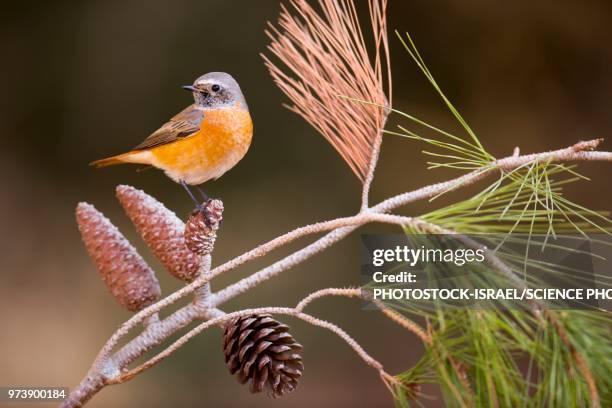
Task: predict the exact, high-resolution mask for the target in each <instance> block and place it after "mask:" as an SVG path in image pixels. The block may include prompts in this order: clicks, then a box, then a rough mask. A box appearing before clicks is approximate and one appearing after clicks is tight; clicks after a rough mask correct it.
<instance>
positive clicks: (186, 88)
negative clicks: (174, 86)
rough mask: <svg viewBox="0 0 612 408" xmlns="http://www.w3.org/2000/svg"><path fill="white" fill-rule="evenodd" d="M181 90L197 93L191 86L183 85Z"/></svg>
mask: <svg viewBox="0 0 612 408" xmlns="http://www.w3.org/2000/svg"><path fill="white" fill-rule="evenodd" d="M181 88H183V89H185V90H187V91H191V92H195V91H197V89H196V88H195V87H194V86H193V85H183V86H181Z"/></svg>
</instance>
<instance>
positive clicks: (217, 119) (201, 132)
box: [91, 72, 253, 203]
mask: <svg viewBox="0 0 612 408" xmlns="http://www.w3.org/2000/svg"><path fill="white" fill-rule="evenodd" d="M183 88H184V89H186V90H188V91H191V92H192V94H193V98H194V100H195V103H194V104H192V105H190V106H188V107H187V108H185V109H184V110H183V111H181V112H180V113H179V114H177V115H176V116H174V117H173V118H172V119H170V120H169V121H168V122H166V123H165V124H164V125H163V126H162V127H160V128H159V129H158V130H156V131H155V132H153V133H152V134H151V135H150V136H149V137H147V138H146V139H145V140H144V141H143V142H142V143H141V144H139V145H138V146H136V147H134V148H133V149H132V150H130V151H129V152H127V153H123V154H119V155H117V156H113V157H109V158H106V159H102V160H97V161H94V162H92V163H91V165H92V166H95V167H106V166H112V165H115V164H122V163H136V164H144V165H150V166H153V167H156V168H158V169H161V170H163V171H164V172H165V173H166V175H167V176H168V177H170V178H171V179H172V180H174V181H175V182H177V183H180V184H181V185H182V186H183V187H184V188H185V189H186V190H187V192H188V193H189V195H190V197H191V198H192V199H193V200H194V201H195V202H196V203H198V202H197V200H196V199H195V197H194V196H193V194H192V193H191V191H190V190H189V187H188V186H187V185H196V186H197V185H199V184H202V183H204V182H206V181H208V180H214V179H217V178H219V177H221V176H222V175H223V174H224V173H225V172H226V171H228V170H229V169H231V168H232V167H234V166H235V165H236V164H237V163H238V162H239V161H240V160H241V159H242V158H243V157H244V155H245V154H246V152H247V150H248V149H249V146H250V145H251V138H252V136H253V122H252V121H251V115H250V114H249V108H248V106H247V104H246V101H245V99H244V96H243V95H242V92H241V90H240V86H239V85H238V83H237V82H236V80H235V79H234V78H232V76H231V75H229V74H226V73H224V72H209V73H208V74H205V75H202V76H201V77H199V78H198V79H196V80H195V82H194V83H193V85H186V86H183ZM200 192H202V191H201V190H200ZM202 195H203V196H204V197H205V196H206V195H205V194H204V193H203V192H202Z"/></svg>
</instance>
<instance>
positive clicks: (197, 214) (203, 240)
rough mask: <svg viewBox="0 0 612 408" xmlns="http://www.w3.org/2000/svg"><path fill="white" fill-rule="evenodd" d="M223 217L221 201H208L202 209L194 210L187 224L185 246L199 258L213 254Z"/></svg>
mask: <svg viewBox="0 0 612 408" xmlns="http://www.w3.org/2000/svg"><path fill="white" fill-rule="evenodd" d="M222 215H223V202H222V201H221V200H208V201H207V202H205V203H204V204H203V205H202V208H197V209H195V210H193V212H192V213H191V215H190V216H189V219H188V220H187V223H186V224H185V244H186V245H187V248H189V250H190V251H191V252H193V253H194V254H196V255H199V256H203V255H208V254H210V253H211V252H212V250H213V247H214V245H215V240H216V239H217V230H218V229H219V224H220V222H221V220H222V219H223V216H222Z"/></svg>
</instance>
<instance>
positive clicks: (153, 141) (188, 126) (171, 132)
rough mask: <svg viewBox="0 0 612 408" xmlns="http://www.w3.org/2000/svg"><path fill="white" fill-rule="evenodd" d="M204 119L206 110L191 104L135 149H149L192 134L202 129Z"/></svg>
mask: <svg viewBox="0 0 612 408" xmlns="http://www.w3.org/2000/svg"><path fill="white" fill-rule="evenodd" d="M203 119H204V112H203V111H202V110H200V109H197V108H196V107H195V106H194V105H190V106H188V107H187V108H185V109H183V110H182V111H181V112H180V113H178V114H177V115H175V116H174V117H173V118H172V119H170V120H169V121H168V122H166V123H165V124H164V125H163V126H162V127H160V128H159V129H157V130H156V131H155V132H153V133H152V134H151V135H150V136H149V137H147V138H146V139H145V140H144V141H143V142H142V143H141V144H139V145H138V146H136V147H134V149H133V150H144V149H149V148H151V147H155V146H159V145H163V144H166V143H170V142H174V141H176V140H179V139H183V138H185V137H188V136H191V135H192V134H194V133H195V132H197V131H198V130H200V124H201V123H202V120H203Z"/></svg>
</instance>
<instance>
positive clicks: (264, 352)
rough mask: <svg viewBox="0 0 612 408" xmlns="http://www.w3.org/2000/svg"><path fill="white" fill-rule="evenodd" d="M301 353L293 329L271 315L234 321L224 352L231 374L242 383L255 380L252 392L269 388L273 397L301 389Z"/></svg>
mask: <svg viewBox="0 0 612 408" xmlns="http://www.w3.org/2000/svg"><path fill="white" fill-rule="evenodd" d="M301 350H302V346H301V345H299V344H298V343H296V342H295V340H294V339H293V336H291V334H289V327H287V326H285V325H284V324H281V323H279V322H277V321H276V320H274V319H273V318H272V317H271V316H270V315H267V314H261V315H249V316H243V317H237V318H235V319H232V320H230V321H229V322H228V323H227V324H226V326H225V330H224V332H223V353H224V354H225V362H226V363H227V366H228V368H229V370H230V373H232V374H236V378H237V379H238V381H239V382H240V383H241V384H245V383H246V382H248V381H249V380H251V385H250V390H251V392H253V393H256V392H261V391H263V390H264V388H265V390H266V392H267V393H268V395H269V396H270V397H273V398H277V397H281V396H283V395H284V394H286V393H290V392H291V391H293V390H294V389H295V387H296V386H297V383H298V380H299V378H300V377H301V376H302V371H303V370H304V366H303V365H302V357H301V355H300V351H301Z"/></svg>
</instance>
